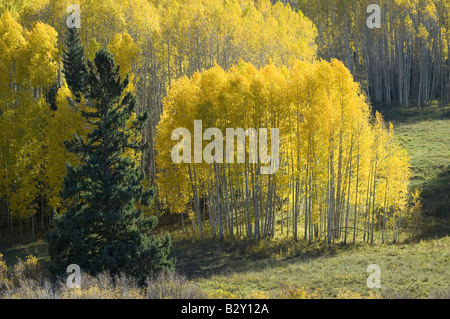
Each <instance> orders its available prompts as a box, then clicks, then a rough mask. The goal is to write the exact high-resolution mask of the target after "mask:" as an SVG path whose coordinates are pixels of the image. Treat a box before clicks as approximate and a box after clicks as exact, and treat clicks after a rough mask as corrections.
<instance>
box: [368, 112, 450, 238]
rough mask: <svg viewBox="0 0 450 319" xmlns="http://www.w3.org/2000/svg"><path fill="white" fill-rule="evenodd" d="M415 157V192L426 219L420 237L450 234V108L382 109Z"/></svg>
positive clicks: (413, 169)
mask: <svg viewBox="0 0 450 319" xmlns="http://www.w3.org/2000/svg"><path fill="white" fill-rule="evenodd" d="M375 109H377V110H379V111H380V112H381V113H382V114H383V116H384V118H385V120H386V122H388V121H391V122H392V123H393V124H394V130H395V134H396V135H397V136H398V138H399V140H400V143H401V145H402V146H403V147H404V148H405V149H406V150H407V151H408V155H409V156H410V157H411V160H410V164H411V171H412V179H411V185H410V188H411V190H413V189H419V190H420V191H421V198H422V204H423V206H422V215H423V216H422V217H423V219H422V220H421V221H420V223H419V224H418V225H416V227H415V228H416V229H415V233H416V236H417V237H418V238H430V237H435V236H445V235H448V234H450V222H449V221H450V106H447V107H445V108H442V107H427V108H422V109H420V110H419V109H418V108H403V107H394V106H390V107H388V106H378V107H375Z"/></svg>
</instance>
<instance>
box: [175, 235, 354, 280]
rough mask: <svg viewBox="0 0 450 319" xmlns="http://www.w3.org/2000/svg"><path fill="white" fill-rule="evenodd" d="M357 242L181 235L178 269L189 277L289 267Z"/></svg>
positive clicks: (205, 276)
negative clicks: (195, 238) (199, 237)
mask: <svg viewBox="0 0 450 319" xmlns="http://www.w3.org/2000/svg"><path fill="white" fill-rule="evenodd" d="M353 248H354V246H352V245H348V246H338V245H333V246H327V245H322V244H312V245H311V246H308V245H307V244H306V243H305V242H304V241H298V242H295V241H294V240H292V239H289V240H277V241H274V240H248V239H245V240H243V239H228V240H225V241H224V242H220V241H219V240H212V239H203V240H189V239H183V240H181V239H178V240H174V242H173V243H172V254H171V255H172V256H174V257H176V259H177V262H176V268H177V271H178V272H179V273H180V274H182V275H184V276H186V277H187V278H189V279H195V278H209V277H211V276H213V275H228V274H230V275H231V274H233V273H236V272H247V271H254V270H258V271H259V270H263V269H265V268H272V267H275V266H276V267H285V266H287V265H289V264H291V263H299V262H307V261H310V260H312V259H316V258H321V257H332V256H335V255H337V253H338V252H339V251H344V250H352V249H353Z"/></svg>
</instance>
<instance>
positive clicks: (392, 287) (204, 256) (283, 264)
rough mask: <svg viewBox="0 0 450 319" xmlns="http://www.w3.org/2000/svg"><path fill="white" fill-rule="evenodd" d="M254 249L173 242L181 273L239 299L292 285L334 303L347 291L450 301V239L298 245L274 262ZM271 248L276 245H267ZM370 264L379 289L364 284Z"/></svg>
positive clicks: (272, 294) (274, 292) (274, 293)
mask: <svg viewBox="0 0 450 319" xmlns="http://www.w3.org/2000/svg"><path fill="white" fill-rule="evenodd" d="M254 245H258V244H257V243H253V244H251V243H247V244H238V243H235V244H234V245H233V244H230V243H226V244H220V243H219V242H214V243H211V242H205V241H192V242H188V241H182V242H176V243H175V251H174V252H175V253H176V254H180V257H181V258H180V259H179V260H178V269H179V270H185V271H186V275H187V276H188V277H190V278H192V279H193V280H194V281H195V282H196V283H197V284H199V285H200V286H201V287H202V288H203V289H205V290H206V291H209V292H214V291H216V292H217V291H220V292H221V293H222V294H223V295H224V296H232V297H236V298H246V297H248V296H251V294H252V293H255V292H257V291H258V292H261V291H262V292H264V295H265V296H268V297H276V296H278V295H279V294H280V291H283V289H287V288H286V287H289V286H296V287H304V289H305V290H306V291H311V292H314V291H319V295H318V296H319V297H321V298H336V297H337V296H338V294H342V293H348V292H351V293H352V295H353V294H354V293H358V294H360V295H361V296H363V297H364V296H368V294H369V291H372V293H373V292H375V294H376V295H378V296H380V297H384V298H430V297H446V298H448V297H449V296H450V295H449V294H450V290H449V289H450V287H449V280H450V267H449V265H450V249H449V248H450V247H449V246H450V237H443V238H440V239H435V240H426V241H422V242H419V243H412V244H392V245H379V246H369V245H365V244H364V245H363V244H362V245H357V246H349V247H342V248H340V247H334V248H326V247H310V248H305V246H304V244H302V243H301V242H299V243H298V244H297V246H298V247H297V248H298V251H297V253H296V254H295V255H288V256H282V255H277V254H275V255H273V256H272V257H271V258H269V257H266V258H255V257H251V256H249V254H248V250H251V249H252V248H254V247H253V246H254ZM271 246H272V247H273V243H272V244H269V245H268V247H271ZM243 247H245V248H243ZM187 256H188V257H187ZM370 264H377V265H379V266H380V269H381V286H382V287H381V289H379V290H378V289H369V288H368V287H367V285H366V280H367V278H368V276H369V274H368V273H367V272H366V270H367V267H368V266H369V265H370ZM283 287H284V288H283ZM290 289H292V288H290ZM317 289H319V290H317Z"/></svg>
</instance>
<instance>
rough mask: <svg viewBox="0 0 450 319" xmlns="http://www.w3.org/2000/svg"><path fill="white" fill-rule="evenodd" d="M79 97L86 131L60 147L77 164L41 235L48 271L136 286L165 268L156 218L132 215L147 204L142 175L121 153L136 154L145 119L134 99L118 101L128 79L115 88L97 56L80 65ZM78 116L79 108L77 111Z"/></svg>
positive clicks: (111, 70)
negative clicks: (62, 208)
mask: <svg viewBox="0 0 450 319" xmlns="http://www.w3.org/2000/svg"><path fill="white" fill-rule="evenodd" d="M87 69H88V70H87V74H86V77H85V79H86V87H85V96H86V98H87V100H88V101H89V104H90V105H88V106H87V109H86V110H83V116H84V117H85V118H86V120H87V121H88V122H89V123H91V125H92V126H93V130H92V132H91V133H90V134H88V135H87V137H86V139H84V138H83V137H82V136H77V135H74V137H73V139H72V140H71V141H70V142H69V141H66V148H67V149H68V150H69V151H70V152H72V153H73V154H75V155H76V156H77V157H78V158H79V159H80V161H81V165H79V166H76V167H73V166H71V165H70V164H67V170H68V172H67V175H66V177H65V179H64V189H63V193H62V197H63V199H64V201H65V204H66V207H67V211H66V212H65V213H64V214H62V215H61V216H56V217H55V219H54V228H53V230H52V231H50V232H49V233H48V235H47V236H48V237H47V238H48V241H49V253H50V256H51V259H52V262H53V266H54V269H55V270H57V271H62V270H64V269H65V268H66V267H67V266H68V265H70V264H78V265H79V266H80V267H81V269H82V271H86V272H89V273H91V274H97V273H99V272H103V271H107V272H109V273H110V274H112V275H115V274H118V273H125V274H127V275H131V276H134V277H136V278H138V279H144V278H145V277H146V276H147V275H149V274H152V273H155V272H159V271H162V270H171V269H173V266H174V265H173V261H172V260H171V259H169V258H168V255H169V250H170V237H169V236H168V235H167V236H165V237H162V238H158V237H155V235H154V234H152V230H153V228H154V227H155V225H156V222H157V219H156V217H146V216H144V215H143V213H142V211H141V210H140V209H139V206H140V205H148V202H149V199H150V196H151V194H150V192H149V191H146V190H144V187H143V185H142V181H143V180H144V173H143V172H142V170H141V169H140V167H139V164H138V162H137V160H136V159H134V158H130V157H128V156H126V155H125V154H126V152H127V150H138V151H139V150H142V148H143V145H142V143H140V142H138V141H137V139H136V138H135V137H136V136H139V135H140V132H141V130H142V129H143V126H144V123H145V120H146V117H147V115H146V114H141V115H137V116H136V117H135V119H133V113H134V112H136V107H137V100H136V98H135V96H134V95H133V94H131V93H127V94H125V95H124V90H125V89H126V87H127V85H128V77H127V78H126V79H125V80H123V81H122V79H121V78H120V75H119V67H118V66H116V65H115V63H114V60H113V58H112V56H111V55H110V54H109V53H108V52H107V51H106V50H105V49H102V50H100V51H99V52H97V53H96V55H95V59H94V63H92V62H90V61H88V67H87ZM80 109H82V108H80Z"/></svg>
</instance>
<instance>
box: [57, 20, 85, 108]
mask: <svg viewBox="0 0 450 319" xmlns="http://www.w3.org/2000/svg"><path fill="white" fill-rule="evenodd" d="M64 42H65V46H66V49H65V50H64V52H63V56H62V61H63V66H64V68H63V73H64V76H65V78H66V82H67V86H68V87H69V88H70V90H71V91H72V93H73V95H74V96H75V100H76V101H77V102H80V100H81V94H82V93H83V91H84V87H85V79H84V74H86V67H85V64H84V48H83V46H82V45H81V40H80V34H79V33H78V29H77V28H68V29H67V32H66V37H65V40H64Z"/></svg>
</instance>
